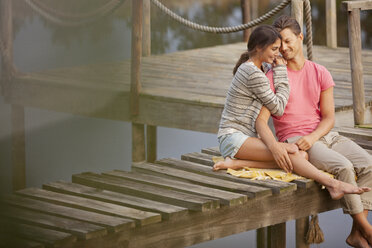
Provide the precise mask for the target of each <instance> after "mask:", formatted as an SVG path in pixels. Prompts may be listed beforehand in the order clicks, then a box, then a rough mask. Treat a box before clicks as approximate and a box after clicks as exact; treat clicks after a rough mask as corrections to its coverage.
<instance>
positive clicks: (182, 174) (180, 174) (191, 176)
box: [132, 163, 271, 197]
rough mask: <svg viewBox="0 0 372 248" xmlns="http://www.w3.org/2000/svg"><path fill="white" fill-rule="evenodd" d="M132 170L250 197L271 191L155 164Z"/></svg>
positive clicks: (137, 165)
mask: <svg viewBox="0 0 372 248" xmlns="http://www.w3.org/2000/svg"><path fill="white" fill-rule="evenodd" d="M132 170H134V171H138V172H142V173H148V174H151V175H155V176H161V177H168V178H173V179H176V180H183V181H186V182H190V183H193V184H198V185H203V186H207V187H213V188H216V189H221V190H227V191H231V192H237V193H242V194H246V195H248V196H250V197H263V196H268V195H271V190H270V189H268V188H266V187H257V186H254V185H247V184H242V183H235V182H231V181H227V180H223V179H219V178H215V177H211V176H205V175H200V174H199V173H195V172H189V171H186V170H182V168H180V169H176V168H171V167H169V166H164V165H157V164H149V163H147V164H134V165H133V166H132Z"/></svg>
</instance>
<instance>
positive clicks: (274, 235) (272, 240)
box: [268, 222, 286, 248]
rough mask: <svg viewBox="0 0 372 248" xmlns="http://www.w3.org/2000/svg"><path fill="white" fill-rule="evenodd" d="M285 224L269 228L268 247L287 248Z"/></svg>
mask: <svg viewBox="0 0 372 248" xmlns="http://www.w3.org/2000/svg"><path fill="white" fill-rule="evenodd" d="M285 224H286V223H285V222H284V223H279V224H276V225H273V226H269V227H268V243H269V245H268V247H269V248H285V243H286V242H285V235H286V231H285V228H286V227H285Z"/></svg>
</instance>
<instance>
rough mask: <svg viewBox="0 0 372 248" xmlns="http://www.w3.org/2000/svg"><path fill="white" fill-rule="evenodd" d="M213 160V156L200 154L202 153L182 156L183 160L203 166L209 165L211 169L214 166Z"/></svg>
mask: <svg viewBox="0 0 372 248" xmlns="http://www.w3.org/2000/svg"><path fill="white" fill-rule="evenodd" d="M212 158H213V156H212V155H210V154H205V153H200V152H192V153H187V154H183V155H182V156H181V159H182V160H186V161H190V162H194V163H199V164H203V165H207V166H211V167H212V166H213V165H214V162H213V159H212Z"/></svg>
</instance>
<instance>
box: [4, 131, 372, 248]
mask: <svg viewBox="0 0 372 248" xmlns="http://www.w3.org/2000/svg"><path fill="white" fill-rule="evenodd" d="M337 130H338V131H339V132H340V133H341V134H344V135H346V136H349V137H351V138H352V139H355V140H356V141H357V142H358V143H359V144H361V145H362V146H363V147H364V148H365V149H367V150H368V151H369V152H370V153H371V154H372V130H371V129H354V128H339V129H337ZM219 155H220V153H219V151H218V149H217V148H207V149H203V150H202V151H201V152H194V153H189V154H185V155H183V156H182V158H181V159H175V158H166V159H160V160H158V161H156V162H155V163H136V164H133V166H132V171H131V172H127V171H121V170H114V171H108V172H104V173H102V174H97V173H93V172H86V173H81V174H77V175H73V176H72V182H67V181H57V182H51V183H46V184H44V185H43V187H42V189H40V188H26V189H22V190H19V191H16V192H14V194H12V195H9V196H6V197H2V198H1V200H0V206H1V211H0V223H1V226H2V228H1V229H0V237H1V238H2V240H3V242H2V244H1V245H0V247H23V248H24V247H33V248H34V247H79V248H81V247H89V248H94V247H97V248H98V247H99V248H103V247H131V248H134V247H135V248H141V247H164V248H166V247H169V248H175V247H184V246H189V245H193V244H196V243H201V242H203V241H207V240H213V239H217V238H221V237H225V236H228V235H232V234H236V233H240V232H244V231H248V230H252V229H258V228H262V227H266V226H271V227H272V229H271V231H272V232H276V235H272V236H271V240H270V242H271V244H272V247H285V222H286V221H289V220H293V219H298V218H303V217H306V216H309V215H311V214H315V213H319V212H324V211H329V210H332V209H336V208H339V207H340V203H339V201H333V200H331V198H330V196H329V194H328V192H327V190H322V189H321V187H320V186H319V185H318V184H316V183H314V182H313V181H311V180H307V179H305V180H296V181H294V182H292V183H285V182H280V181H274V180H263V181H261V180H250V179H242V178H237V177H233V176H231V175H228V174H227V173H226V171H218V172H213V171H212V169H211V166H212V165H213V161H212V157H213V156H219ZM283 240H284V241H283ZM6 241H8V242H9V243H7V242H6ZM283 242H284V246H283ZM273 244H278V245H273Z"/></svg>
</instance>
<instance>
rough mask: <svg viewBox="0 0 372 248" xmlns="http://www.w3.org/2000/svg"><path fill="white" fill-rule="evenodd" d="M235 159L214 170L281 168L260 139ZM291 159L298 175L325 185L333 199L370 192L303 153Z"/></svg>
mask: <svg viewBox="0 0 372 248" xmlns="http://www.w3.org/2000/svg"><path fill="white" fill-rule="evenodd" d="M291 145H292V146H293V144H288V147H289V148H290V147H291ZM302 153H304V152H302ZM235 157H236V158H238V159H230V158H226V159H225V161H222V162H218V163H216V164H215V165H214V166H213V169H214V170H220V169H228V168H231V169H241V168H244V167H250V168H263V169H272V168H279V167H278V166H277V165H276V163H275V162H274V158H273V156H272V154H271V152H270V150H269V149H268V148H267V147H266V145H265V144H264V143H263V141H262V140H260V139H258V138H248V139H247V140H246V141H245V142H244V143H243V145H242V146H241V148H240V149H239V151H238V152H237V153H236V155H235ZM289 157H290V159H291V161H292V164H293V168H294V172H295V173H296V174H298V175H300V176H303V177H306V178H310V179H313V180H314V181H316V182H318V183H320V184H322V185H324V186H325V187H326V188H327V190H328V191H329V193H330V195H331V197H332V199H335V200H337V199H340V198H342V197H343V196H344V194H362V193H363V192H366V191H369V190H370V189H369V188H361V187H357V186H354V185H351V184H348V183H344V182H341V181H339V180H336V179H333V178H331V177H329V176H328V175H326V174H325V173H323V172H321V171H320V170H318V169H317V168H316V167H315V166H313V165H312V164H311V163H310V162H309V161H307V160H306V159H305V158H304V155H303V154H301V152H295V153H289Z"/></svg>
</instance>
